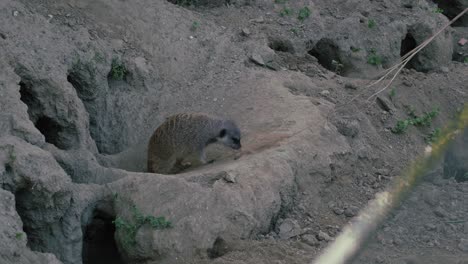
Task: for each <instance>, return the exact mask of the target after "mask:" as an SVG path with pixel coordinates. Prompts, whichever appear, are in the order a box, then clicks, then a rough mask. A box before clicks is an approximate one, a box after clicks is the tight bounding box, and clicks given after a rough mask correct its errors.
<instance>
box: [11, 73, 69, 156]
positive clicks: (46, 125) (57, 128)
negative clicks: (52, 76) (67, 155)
mask: <svg viewBox="0 0 468 264" xmlns="http://www.w3.org/2000/svg"><path fill="white" fill-rule="evenodd" d="M19 86H20V94H21V101H22V102H23V103H25V104H26V105H27V106H28V115H29V119H30V120H31V121H32V122H33V123H34V125H35V126H36V128H37V129H38V130H39V131H40V132H41V133H42V134H43V135H44V137H45V140H46V142H47V143H50V144H53V145H55V146H56V147H57V148H59V149H63V150H67V149H70V148H72V147H73V146H76V145H77V144H78V138H77V135H76V132H75V129H74V128H73V127H72V125H71V124H64V122H60V121H58V119H57V118H56V117H55V116H51V115H50V113H49V114H47V113H46V112H45V110H44V109H45V105H46V104H48V103H52V102H43V101H41V99H40V98H39V96H38V95H37V93H36V91H35V89H34V85H33V82H32V81H31V80H29V79H22V80H21V81H20V83H19ZM50 100H53V98H51V99H50Z"/></svg>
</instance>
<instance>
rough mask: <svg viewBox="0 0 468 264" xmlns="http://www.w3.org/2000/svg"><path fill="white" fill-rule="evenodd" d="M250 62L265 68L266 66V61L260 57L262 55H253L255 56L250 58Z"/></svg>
mask: <svg viewBox="0 0 468 264" xmlns="http://www.w3.org/2000/svg"><path fill="white" fill-rule="evenodd" d="M250 60H251V61H253V62H254V63H256V64H258V65H260V66H264V65H265V61H263V58H262V56H260V54H258V53H253V54H252V55H251V56H250Z"/></svg>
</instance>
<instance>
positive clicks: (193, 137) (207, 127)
mask: <svg viewBox="0 0 468 264" xmlns="http://www.w3.org/2000/svg"><path fill="white" fill-rule="evenodd" d="M217 142H219V143H221V144H223V145H225V146H227V147H230V148H232V149H235V150H237V149H240V148H241V132H240V130H239V128H238V127H237V125H236V123H235V122H234V121H232V120H226V119H224V118H221V117H216V116H212V115H208V114H204V113H180V114H175V115H172V116H169V117H167V118H166V120H165V121H164V122H163V123H162V124H161V125H160V126H159V127H158V128H157V129H156V131H155V132H154V133H153V135H152V136H151V138H150V141H149V144H148V165H147V166H148V172H155V173H162V174H173V173H177V172H179V171H180V170H183V167H185V166H186V164H190V165H192V166H193V165H202V164H206V163H207V161H206V157H205V148H206V147H207V146H208V145H209V144H212V143H217ZM181 168H182V169H181Z"/></svg>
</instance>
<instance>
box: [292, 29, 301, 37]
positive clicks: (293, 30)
mask: <svg viewBox="0 0 468 264" xmlns="http://www.w3.org/2000/svg"><path fill="white" fill-rule="evenodd" d="M291 32H292V33H293V34H294V35H296V36H298V35H299V31H298V30H297V28H291Z"/></svg>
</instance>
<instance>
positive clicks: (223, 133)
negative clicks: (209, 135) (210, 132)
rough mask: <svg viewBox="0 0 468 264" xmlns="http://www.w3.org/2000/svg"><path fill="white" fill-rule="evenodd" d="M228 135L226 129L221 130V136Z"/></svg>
mask: <svg viewBox="0 0 468 264" xmlns="http://www.w3.org/2000/svg"><path fill="white" fill-rule="evenodd" d="M225 135H226V129H221V132H219V137H220V138H223V137H224V136H225Z"/></svg>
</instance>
